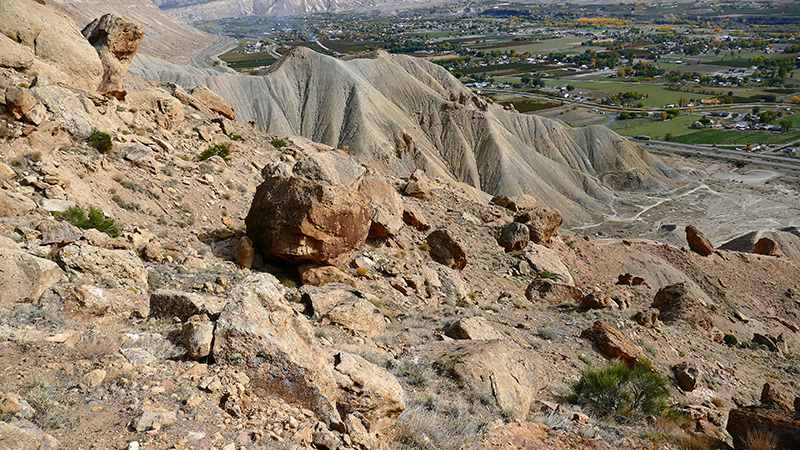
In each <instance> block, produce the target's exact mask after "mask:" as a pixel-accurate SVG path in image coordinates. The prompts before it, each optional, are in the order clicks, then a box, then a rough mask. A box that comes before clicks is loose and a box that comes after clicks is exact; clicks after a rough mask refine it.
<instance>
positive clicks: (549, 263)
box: [525, 244, 575, 286]
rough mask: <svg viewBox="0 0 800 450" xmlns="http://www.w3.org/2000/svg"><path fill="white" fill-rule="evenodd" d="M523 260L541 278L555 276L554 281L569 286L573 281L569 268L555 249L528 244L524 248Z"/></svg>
mask: <svg viewBox="0 0 800 450" xmlns="http://www.w3.org/2000/svg"><path fill="white" fill-rule="evenodd" d="M525 260H526V261H528V264H530V266H531V269H532V270H533V271H534V272H536V273H537V274H538V275H539V277H541V278H548V277H549V278H555V280H554V281H558V282H559V283H564V284H566V285H569V286H572V285H574V283H575V281H574V280H573V279H572V275H571V274H570V273H569V269H568V268H567V266H566V265H565V264H564V263H563V262H562V261H561V257H560V256H559V254H558V253H557V252H556V251H555V250H551V249H549V248H547V247H545V246H543V245H539V244H530V245H528V246H527V247H526V249H525Z"/></svg>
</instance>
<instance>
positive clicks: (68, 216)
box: [53, 206, 120, 238]
mask: <svg viewBox="0 0 800 450" xmlns="http://www.w3.org/2000/svg"><path fill="white" fill-rule="evenodd" d="M53 215H54V216H56V218H58V219H61V220H65V221H67V222H69V223H71V224H72V225H75V226H76V227H78V228H81V229H83V230H88V229H90V228H94V229H96V230H97V231H101V232H103V233H105V234H107V235H109V236H111V237H113V238H115V237H119V235H120V233H119V228H117V225H116V223H115V222H114V219H112V218H107V217H105V216H104V215H103V212H102V211H100V209H98V208H95V207H94V206H89V214H88V215H87V214H86V211H84V210H83V208H81V207H80V206H71V207H69V208H67V210H66V211H64V212H56V213H54V214H53Z"/></svg>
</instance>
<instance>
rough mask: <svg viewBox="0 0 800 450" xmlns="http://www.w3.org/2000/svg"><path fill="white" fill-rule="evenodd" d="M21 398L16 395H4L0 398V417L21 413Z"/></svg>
mask: <svg viewBox="0 0 800 450" xmlns="http://www.w3.org/2000/svg"><path fill="white" fill-rule="evenodd" d="M20 400H22V397H20V396H19V395H17V394H11V393H8V394H5V395H3V396H2V397H0V415H3V416H4V415H10V416H13V415H16V414H19V413H21V412H22V404H21V403H20Z"/></svg>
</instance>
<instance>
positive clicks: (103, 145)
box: [86, 128, 114, 153]
mask: <svg viewBox="0 0 800 450" xmlns="http://www.w3.org/2000/svg"><path fill="white" fill-rule="evenodd" d="M86 142H88V143H89V145H91V146H92V147H94V148H95V149H96V150H97V151H98V152H100V153H108V152H109V151H110V150H111V148H112V147H113V146H114V144H112V143H111V135H110V134H108V133H105V132H103V131H100V130H98V129H97V128H92V134H90V135H89V138H88V139H86Z"/></svg>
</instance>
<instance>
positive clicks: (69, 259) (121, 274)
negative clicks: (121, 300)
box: [56, 242, 148, 294]
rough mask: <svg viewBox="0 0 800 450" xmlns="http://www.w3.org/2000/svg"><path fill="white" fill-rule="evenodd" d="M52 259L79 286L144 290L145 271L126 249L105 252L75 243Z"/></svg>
mask: <svg viewBox="0 0 800 450" xmlns="http://www.w3.org/2000/svg"><path fill="white" fill-rule="evenodd" d="M56 259H57V261H58V262H59V264H60V265H61V266H62V267H64V269H65V270H66V272H67V273H69V274H72V275H73V277H74V278H75V280H76V281H77V282H79V283H85V284H105V285H108V286H110V287H112V288H124V289H131V290H133V292H135V293H138V294H145V293H146V292H147V291H148V282H147V276H148V272H147V269H146V268H145V267H144V264H142V261H141V259H139V257H138V256H137V255H136V254H135V253H134V252H132V251H130V250H107V249H104V248H99V247H94V246H92V245H87V244H85V243H78V242H76V243H73V244H69V245H67V246H64V247H62V248H61V249H60V250H59V251H58V253H57V254H56Z"/></svg>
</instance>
